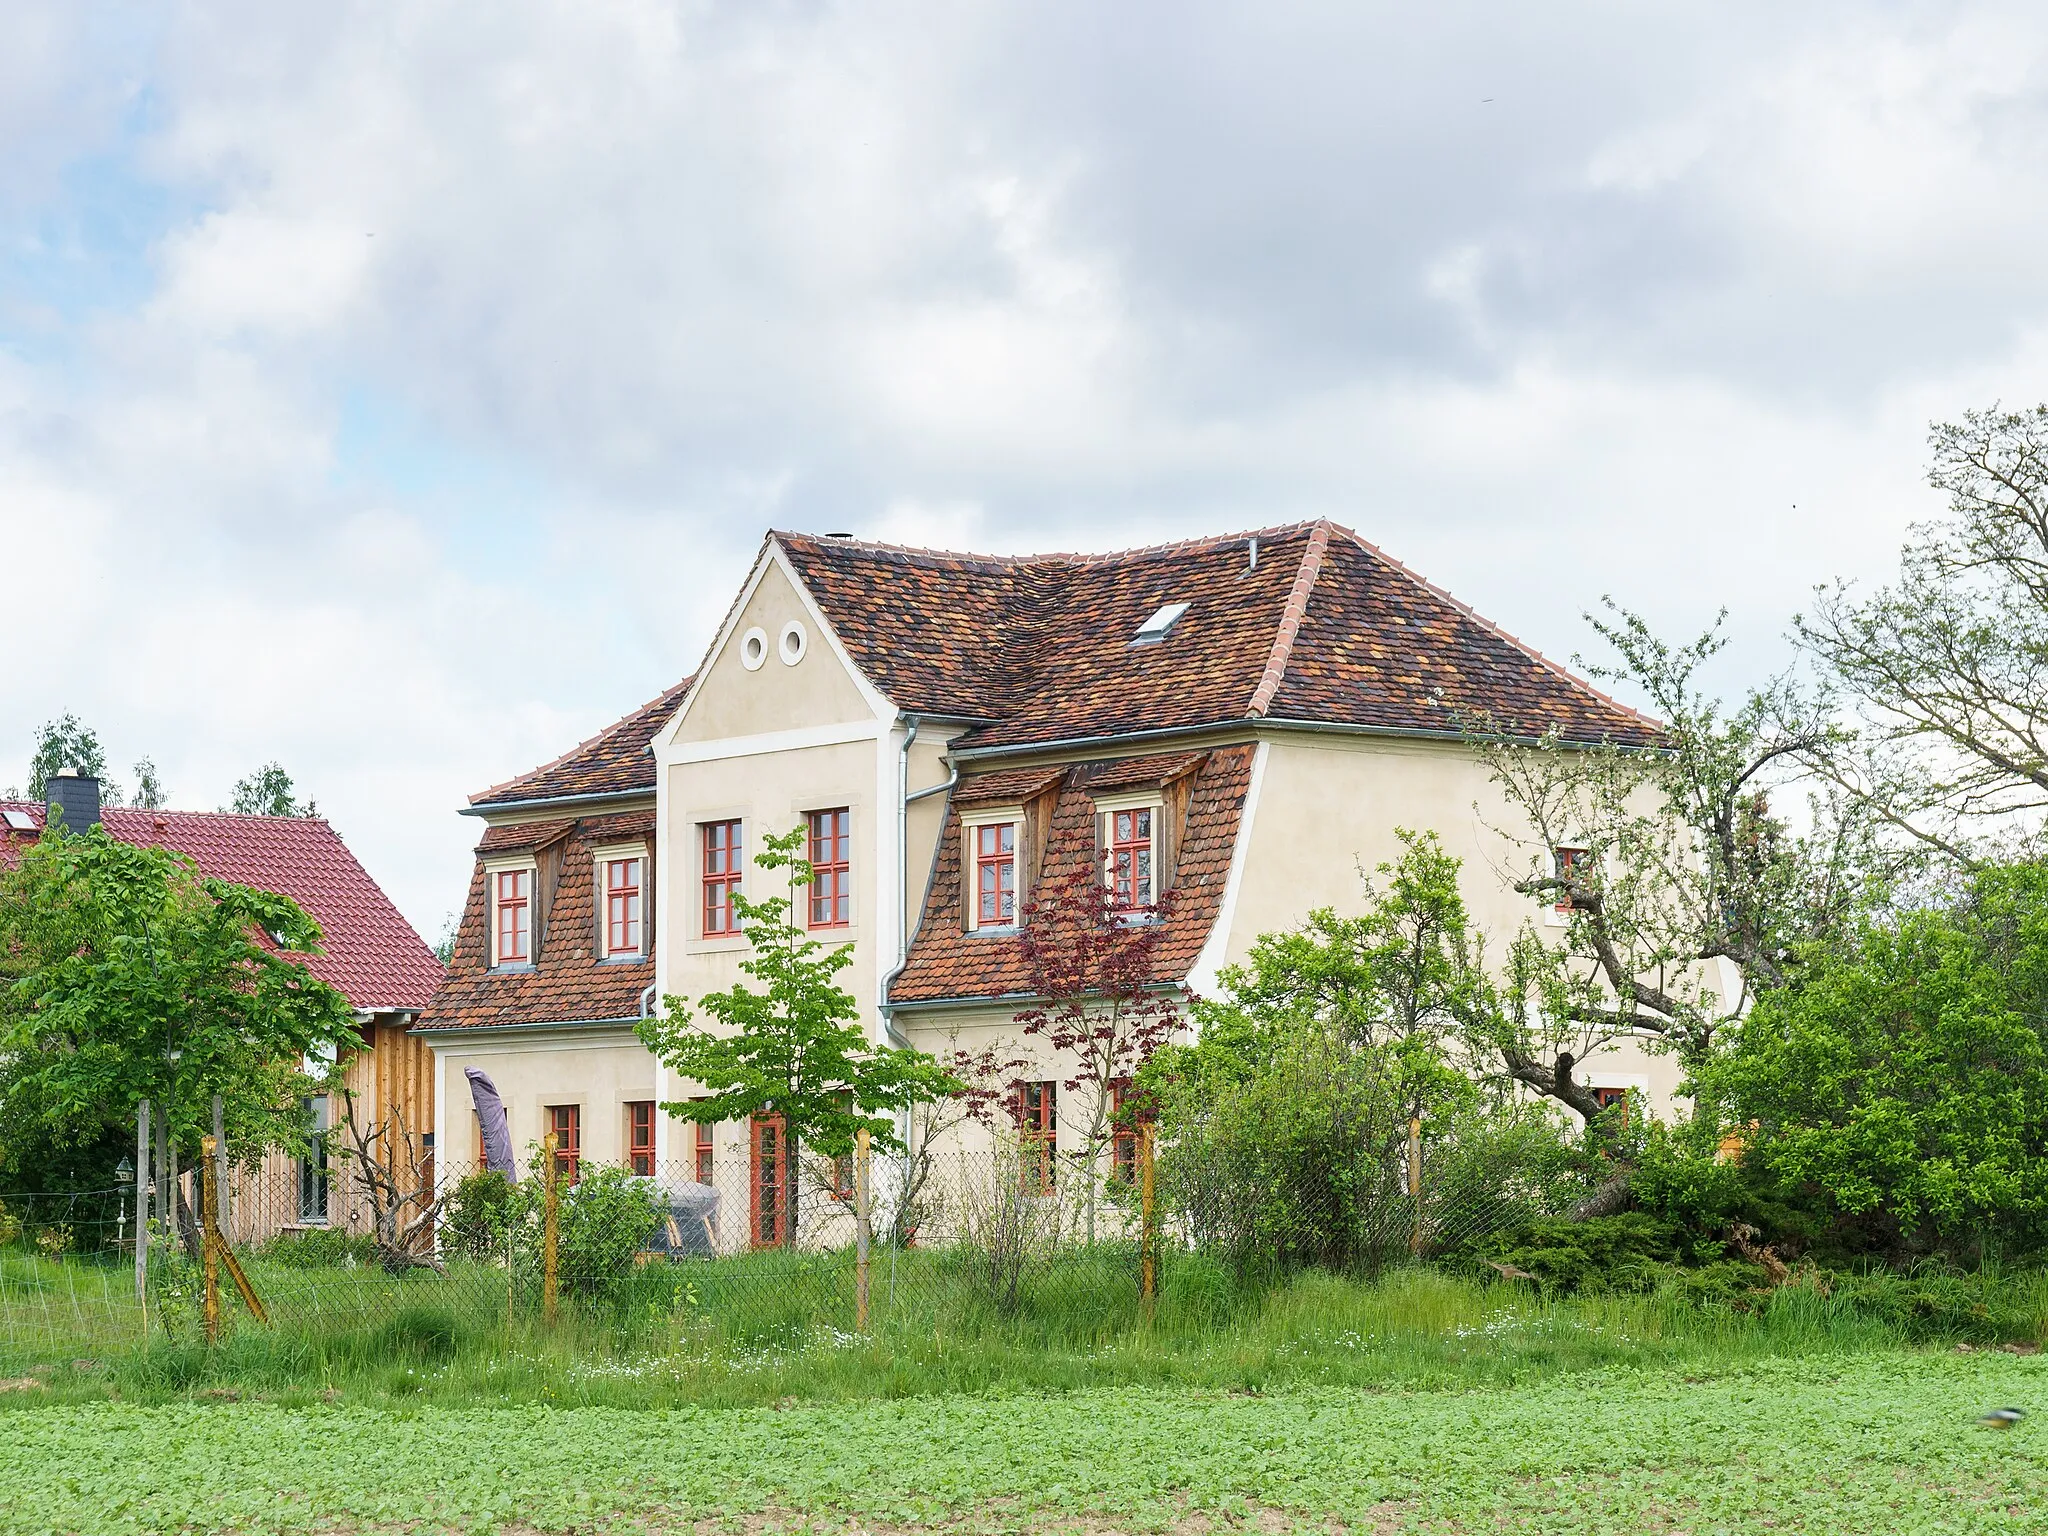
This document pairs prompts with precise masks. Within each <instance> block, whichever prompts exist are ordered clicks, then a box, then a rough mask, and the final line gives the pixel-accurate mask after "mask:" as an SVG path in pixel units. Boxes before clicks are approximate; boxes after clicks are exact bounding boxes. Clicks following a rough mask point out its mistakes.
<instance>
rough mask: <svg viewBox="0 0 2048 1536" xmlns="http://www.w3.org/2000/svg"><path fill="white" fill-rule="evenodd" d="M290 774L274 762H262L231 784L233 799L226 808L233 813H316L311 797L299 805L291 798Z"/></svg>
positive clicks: (308, 814)
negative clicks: (252, 770)
mask: <svg viewBox="0 0 2048 1536" xmlns="http://www.w3.org/2000/svg"><path fill="white" fill-rule="evenodd" d="M292 794H293V784H292V776H291V775H290V774H288V773H286V772H285V771H284V769H283V768H282V767H280V766H279V765H278V764H276V763H265V764H264V765H263V766H262V767H261V768H258V769H257V770H256V771H255V772H254V773H252V774H250V775H249V777H247V778H246V779H240V780H237V781H236V783H235V798H234V801H233V802H232V803H231V804H230V805H228V806H227V807H226V809H228V810H230V811H232V812H233V813H234V814H235V815H237V816H318V815H319V814H320V808H319V807H318V806H316V805H315V804H314V803H313V802H312V801H311V800H307V801H306V802H305V803H304V804H303V805H302V804H300V803H299V802H298V801H297V800H294V799H293V798H292Z"/></svg>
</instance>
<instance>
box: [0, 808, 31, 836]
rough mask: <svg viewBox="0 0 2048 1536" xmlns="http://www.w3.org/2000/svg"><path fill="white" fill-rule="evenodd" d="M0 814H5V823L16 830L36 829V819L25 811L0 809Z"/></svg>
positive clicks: (29, 830)
mask: <svg viewBox="0 0 2048 1536" xmlns="http://www.w3.org/2000/svg"><path fill="white" fill-rule="evenodd" d="M0 816H5V817H6V818H7V825H8V826H10V827H12V828H14V830H15V831H17V832H33V831H35V829H36V819H35V817H33V816H31V815H29V813H28V812H27V811H0Z"/></svg>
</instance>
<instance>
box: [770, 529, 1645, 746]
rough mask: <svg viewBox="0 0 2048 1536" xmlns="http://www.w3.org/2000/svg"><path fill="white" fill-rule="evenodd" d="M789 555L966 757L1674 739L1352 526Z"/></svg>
mask: <svg viewBox="0 0 2048 1536" xmlns="http://www.w3.org/2000/svg"><path fill="white" fill-rule="evenodd" d="M772 537H773V539H774V540H775V541H776V542H777V544H778V545H779V546H780V547H781V549H782V550H783V552H784V553H785V555H786V556H787V557H788V559H789V561H790V563H791V566H792V567H793V568H794V569H795V570H796V572H797V574H798V576H799V577H800V578H801V579H802V580H803V582H804V584H805V585H806V587H808V588H809V590H810V592H811V594H812V596H813V598H814V599H815V600H816V601H817V603H818V605H819V607H820V609H821V610H822V611H823V612H824V613H825V615H826V617H827V618H828V619H829V620H830V621H831V624H832V626H833V629H834V632H835V633H836V634H837V635H838V636H839V639H840V641H841V643H842V644H843V645H844V646H845V647H846V649H847V651H848V653H849V654H850V655H851V656H852V657H853V659H854V661H855V662H856V663H857V664H858V665H859V666H860V667H861V668H862V669H863V670H864V671H865V672H866V673H867V675H868V677H869V678H870V679H871V680H872V681H873V682H874V684H875V686H876V687H878V688H879V689H880V690H881V691H882V692H883V693H884V694H886V695H887V696H888V697H889V698H890V699H891V700H892V701H893V702H894V703H895V704H896V705H897V706H898V707H899V708H901V709H904V710H906V711H910V712H914V713H924V714H934V715H948V716H952V717H954V718H958V719H964V720H972V721H976V722H978V723H977V724H976V725H975V727H974V728H973V729H971V730H969V731H968V732H967V733H966V734H965V735H964V736H962V737H960V738H959V739H958V741H957V743H956V744H957V745H958V746H960V747H963V748H973V747H985V746H1028V745H1032V744H1036V743H1046V742H1052V741H1060V740H1072V739H1084V740H1093V739H1097V738H1104V737H1114V736H1118V735H1125V734H1128V733H1131V732H1135V731H1146V730H1151V731H1157V730H1163V729H1172V728H1176V727H1197V726H1203V725H1215V724H1225V723H1235V722H1242V721H1246V720H1250V719H1257V718H1264V719H1272V720H1286V721H1290V722H1300V723H1305V724H1312V725H1313V724H1327V725H1352V726H1369V727H1377V728H1380V729H1385V730H1388V731H1392V732H1395V733H1400V732H1415V733H1418V734H1429V735H1444V734H1455V733H1458V732H1461V731H1466V730H1475V731H1487V732H1499V733H1503V734H1508V735H1517V736H1528V737H1536V736H1541V735H1544V734H1546V733H1548V732H1555V733H1557V734H1558V735H1560V736H1561V737H1563V738H1565V739H1567V740H1574V741H1589V742H1590V741H1602V740H1611V741H1616V742H1620V743H1624V744H1630V745H1647V744H1650V743H1652V742H1654V741H1655V740H1656V739H1657V737H1658V731H1659V726H1658V724H1657V722H1656V721H1654V720H1651V719H1649V718H1648V717H1646V716H1644V715H1641V714H1638V713H1637V712H1636V711H1634V710H1631V709H1628V708H1626V707H1624V706H1623V705H1620V704H1618V703H1616V702H1615V701H1614V700H1612V699H1610V698H1608V697H1607V696H1606V695H1605V694H1603V693H1601V692H1600V691H1599V690H1598V689H1596V688H1594V687H1593V686H1592V685H1591V684H1590V683H1587V682H1586V681H1584V680H1583V679H1581V678H1578V677H1574V676H1573V675H1572V674H1571V673H1569V672H1567V671H1566V670H1565V669H1564V668H1562V667H1560V666H1558V665H1556V664H1555V663H1554V662H1551V661H1549V660H1547V659H1545V658H1544V657H1543V656H1541V655H1539V654H1538V653H1537V652H1535V651H1534V650H1532V649H1530V648H1529V647H1528V646H1525V645H1523V644H1522V643H1521V642H1520V641H1518V640H1516V639H1514V637H1512V636H1511V635H1508V634H1506V633H1505V632H1504V631H1502V630H1501V629H1499V628H1498V627H1497V626H1495V625H1493V624H1490V623H1488V622H1487V621H1486V620H1484V619H1482V618H1480V617H1479V616H1478V615H1477V614H1475V613H1473V612H1472V610H1471V609H1469V608H1467V607H1466V606H1464V605H1463V604H1461V603H1459V602H1458V601H1456V600H1455V599H1454V598H1452V597H1451V596H1450V595H1449V594H1448V593H1445V592H1443V591H1442V590H1440V589H1439V588H1437V587H1434V586H1431V585H1430V584H1429V583H1428V582H1426V581H1424V580H1422V579H1421V578H1420V577H1419V576H1417V575H1415V574H1414V573H1413V572H1412V571H1410V570H1408V569H1407V568H1406V567H1405V566H1403V565H1401V564H1400V563H1399V562H1397V561H1394V560H1392V559H1390V558H1388V557H1387V556H1386V555H1385V554H1384V553H1382V552H1381V551H1380V550H1378V549H1376V548H1375V547H1374V546H1372V545H1371V544H1368V543H1367V542H1365V541H1364V540H1363V539H1361V538H1360V537H1359V536H1358V535H1357V534H1355V533H1353V532H1351V531H1350V530H1348V529H1345V528H1340V527H1338V526H1337V525H1336V524H1334V523H1329V522H1316V523H1303V524H1296V525H1293V526H1289V527H1283V528H1268V529H1263V530H1261V531H1259V532H1258V533H1256V534H1239V535H1232V536H1230V537H1227V538H1212V539H1197V540H1192V541H1189V542H1187V543H1181V544H1168V545H1161V546H1157V547H1154V548H1150V549H1138V550H1127V551H1124V552H1121V553H1117V554H1109V555H1046V556H1036V557H1031V558H1010V557H1002V556H992V555H953V554H943V553H939V552H936V551H931V550H906V549H898V548H895V547H893V546H888V545H877V544H867V543H862V542H859V541H856V540H846V539H819V538H813V537H810V536H807V535H803V534H795V533H777V534H774V535H772ZM1254 540H1256V542H1257V548H1258V560H1257V564H1256V565H1254V564H1253V562H1252V544H1253V541H1254ZM1173 602H1184V603H1186V604H1187V605H1188V609H1187V612H1186V613H1185V615H1183V617H1182V618H1181V619H1180V620H1179V622H1178V623H1176V624H1175V625H1174V627H1173V630H1172V632H1171V633H1170V634H1169V635H1168V636H1167V637H1166V639H1165V640H1164V641H1163V642H1161V643H1159V644H1156V645H1142V646H1134V645H1133V644H1132V643H1131V642H1132V639H1133V637H1134V636H1135V635H1136V633H1137V630H1138V626H1139V625H1140V624H1142V623H1143V622H1144V621H1145V619H1146V618H1147V617H1148V616H1149V615H1150V614H1151V613H1152V612H1153V611H1154V610H1156V609H1158V608H1159V607H1161V606H1162V605H1164V604H1167V603H1173Z"/></svg>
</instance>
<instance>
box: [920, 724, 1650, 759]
mask: <svg viewBox="0 0 2048 1536" xmlns="http://www.w3.org/2000/svg"><path fill="white" fill-rule="evenodd" d="M1245 730H1251V731H1266V730H1274V731H1308V732H1315V733H1318V734H1328V735H1335V736H1378V737H1385V738H1389V739H1393V740H1401V739H1407V740H1413V741H1483V742H1504V743H1508V744H1511V745H1516V746H1531V747H1533V746H1537V745H1540V744H1541V743H1542V741H1543V740H1544V738H1543V737H1542V736H1540V735H1534V736H1531V735H1502V734H1497V733H1491V732H1486V731H1470V730H1456V729H1446V730H1431V729H1429V728H1428V727H1425V726H1408V725H1362V724H1357V723H1354V722H1351V721H1341V720H1295V719H1286V718H1274V717H1271V716H1262V715H1240V716H1238V717H1237V718H1235V719H1229V720H1212V721H1208V722H1206V723H1203V724H1199V725H1168V726H1159V727H1156V728H1154V729H1149V730H1143V731H1113V732H1110V733H1107V734H1104V735H1098V736H1064V737H1059V738H1056V739H1054V740H1050V741H1019V742H1008V743H998V744H995V745H991V746H985V747H959V748H955V749H953V750H952V752H951V755H952V756H954V757H957V758H959V759H960V760H961V761H962V762H978V761H981V760H983V759H987V758H997V757H1006V756H1008V757H1014V756H1022V755H1025V754H1029V753H1037V752H1072V751H1077V750H1082V749H1093V748H1097V747H1115V746H1119V745H1122V744H1125V743H1130V742H1146V743H1154V742H1162V741H1172V740H1176V739H1180V738H1193V737H1199V736H1208V735H1214V734H1215V733H1217V732H1219V731H1245ZM1558 744H1559V745H1560V746H1563V747H1569V748H1572V749H1574V750H1580V751H1590V750H1592V749H1594V748H1596V747H1600V746H1605V745H1607V744H1608V738H1602V739H1601V740H1599V741H1583V740H1578V739H1575V738H1566V737H1560V738H1558ZM1620 745H1628V744H1627V743H1620ZM1632 750H1636V751H1644V752H1654V751H1660V750H1663V749H1661V748H1658V747H1655V746H1649V745H1645V746H1636V747H1633V748H1632Z"/></svg>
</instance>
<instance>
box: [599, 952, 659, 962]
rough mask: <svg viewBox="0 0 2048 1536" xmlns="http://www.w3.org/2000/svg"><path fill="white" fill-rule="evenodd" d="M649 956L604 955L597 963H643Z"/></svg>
mask: <svg viewBox="0 0 2048 1536" xmlns="http://www.w3.org/2000/svg"><path fill="white" fill-rule="evenodd" d="M649 958H650V957H649V956H647V955H639V954H634V955H606V956H605V957H604V958H603V959H602V960H600V961H598V962H597V963H598V964H599V965H645V964H646V963H647V961H648V959H649Z"/></svg>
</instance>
